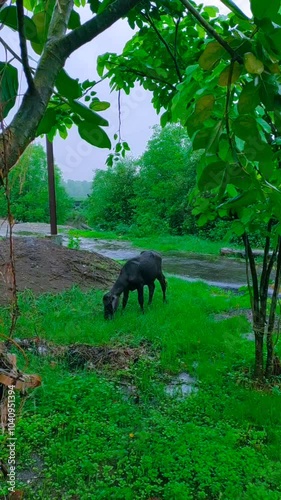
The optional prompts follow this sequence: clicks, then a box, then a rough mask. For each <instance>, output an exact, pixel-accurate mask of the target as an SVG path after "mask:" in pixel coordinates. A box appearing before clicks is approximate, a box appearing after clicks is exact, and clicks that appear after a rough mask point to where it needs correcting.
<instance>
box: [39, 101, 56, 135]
mask: <svg viewBox="0 0 281 500" xmlns="http://www.w3.org/2000/svg"><path fill="white" fill-rule="evenodd" d="M54 125H56V111H55V109H54V108H47V110H46V112H45V114H44V116H43V118H42V120H41V121H40V123H39V125H38V128H37V131H36V137H38V136H39V135H42V134H48V133H49V132H50V131H51V130H52V128H53V126H54Z"/></svg>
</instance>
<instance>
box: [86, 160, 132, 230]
mask: <svg viewBox="0 0 281 500" xmlns="http://www.w3.org/2000/svg"><path fill="white" fill-rule="evenodd" d="M135 178H136V166H135V163H134V161H133V160H130V159H126V160H123V161H120V162H117V163H116V164H114V165H113V166H112V167H108V168H107V170H98V171H97V172H96V174H95V177H94V180H93V185H92V191H91V194H90V196H89V198H88V200H87V212H88V220H89V223H90V224H93V225H95V226H99V227H100V228H101V229H114V230H116V229H117V230H118V228H119V230H120V229H121V230H124V228H128V227H129V226H130V225H131V224H132V220H133V215H134V183H135Z"/></svg>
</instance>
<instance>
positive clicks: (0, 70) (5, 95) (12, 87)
mask: <svg viewBox="0 0 281 500" xmlns="http://www.w3.org/2000/svg"><path fill="white" fill-rule="evenodd" d="M18 87H19V82H18V70H17V69H16V68H15V67H14V66H12V65H11V64H9V63H3V62H0V108H1V111H2V113H1V114H2V118H5V117H6V116H7V115H8V113H9V111H10V109H12V108H13V106H14V105H15V102H16V98H17V93H18Z"/></svg>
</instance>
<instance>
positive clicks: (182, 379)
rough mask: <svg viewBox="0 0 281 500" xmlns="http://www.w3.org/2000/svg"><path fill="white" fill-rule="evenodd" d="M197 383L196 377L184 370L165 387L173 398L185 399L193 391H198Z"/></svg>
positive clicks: (166, 391)
mask: <svg viewBox="0 0 281 500" xmlns="http://www.w3.org/2000/svg"><path fill="white" fill-rule="evenodd" d="M196 384H197V380H196V378H194V377H191V375H189V373H186V372H183V373H180V374H179V375H178V376H177V377H175V378H174V379H172V380H171V382H170V383H169V384H168V385H167V386H166V388H165V393H166V394H167V395H168V396H171V397H173V398H177V399H183V398H186V397H187V396H190V394H192V393H195V392H198V387H197V386H196Z"/></svg>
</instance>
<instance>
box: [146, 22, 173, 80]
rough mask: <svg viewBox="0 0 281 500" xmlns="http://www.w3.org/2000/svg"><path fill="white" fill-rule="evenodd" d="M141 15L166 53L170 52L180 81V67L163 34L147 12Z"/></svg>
mask: <svg viewBox="0 0 281 500" xmlns="http://www.w3.org/2000/svg"><path fill="white" fill-rule="evenodd" d="M142 15H143V17H144V18H145V19H146V21H147V22H148V23H149V24H150V26H151V27H152V28H153V29H154V31H155V33H156V35H157V36H158V38H159V40H161V42H162V43H163V45H164V46H165V47H166V49H167V52H168V54H170V56H171V58H172V60H173V62H174V65H175V68H176V72H177V75H178V78H179V81H180V82H181V81H182V76H181V72H180V69H179V66H178V62H177V59H176V57H175V56H174V54H173V52H172V51H171V49H170V47H169V45H168V43H167V42H166V40H165V39H164V38H163V36H162V35H161V33H160V32H159V30H158V29H157V27H156V26H155V24H154V22H153V20H152V19H151V17H150V15H149V14H144V13H142ZM176 33H177V31H176ZM175 44H176V42H175ZM175 50H176V48H175Z"/></svg>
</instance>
